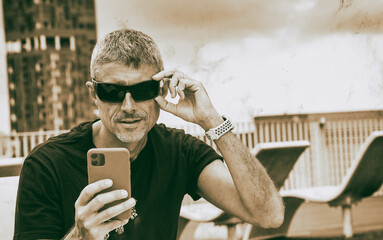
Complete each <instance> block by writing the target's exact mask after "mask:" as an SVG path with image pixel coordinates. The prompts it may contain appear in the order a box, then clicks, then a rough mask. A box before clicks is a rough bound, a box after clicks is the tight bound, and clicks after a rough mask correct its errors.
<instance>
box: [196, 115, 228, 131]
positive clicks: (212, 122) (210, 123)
mask: <svg viewBox="0 0 383 240" xmlns="http://www.w3.org/2000/svg"><path fill="white" fill-rule="evenodd" d="M223 121H224V120H223V118H222V115H219V114H218V113H217V114H214V115H211V116H210V117H209V118H208V119H206V120H205V121H203V122H201V123H200V124H199V125H200V126H201V127H202V128H203V129H204V130H205V131H208V130H209V129H212V128H215V127H217V126H219V125H220V124H222V123H223Z"/></svg>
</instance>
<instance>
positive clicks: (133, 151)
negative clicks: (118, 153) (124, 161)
mask: <svg viewBox="0 0 383 240" xmlns="http://www.w3.org/2000/svg"><path fill="white" fill-rule="evenodd" d="M92 135H93V143H94V145H95V146H96V147H97V148H119V147H121V148H126V149H128V150H129V152H130V159H131V161H133V160H135V159H136V158H137V156H138V154H139V153H140V152H141V150H142V149H143V148H144V147H145V145H146V142H147V140H148V136H147V135H146V136H144V137H143V138H142V139H141V140H139V141H138V142H132V143H126V142H122V141H120V140H119V139H118V138H117V137H116V136H115V135H114V134H112V133H111V132H109V130H108V129H106V128H105V126H104V125H103V124H102V122H101V120H100V121H97V122H94V123H93V125H92Z"/></svg>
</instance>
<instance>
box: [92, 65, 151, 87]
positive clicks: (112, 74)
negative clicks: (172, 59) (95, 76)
mask: <svg viewBox="0 0 383 240" xmlns="http://www.w3.org/2000/svg"><path fill="white" fill-rule="evenodd" d="M156 73H157V71H156V69H155V68H154V67H152V66H149V65H141V66H139V67H138V68H135V67H133V66H129V65H124V64H121V63H107V64H103V65H102V66H101V67H100V71H99V77H100V79H99V80H98V81H102V82H113V83H120V84H127V83H128V84H135V83H137V82H141V81H145V80H150V79H151V78H152V76H153V75H155V74H156Z"/></svg>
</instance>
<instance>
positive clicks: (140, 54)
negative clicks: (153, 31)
mask: <svg viewBox="0 0 383 240" xmlns="http://www.w3.org/2000/svg"><path fill="white" fill-rule="evenodd" d="M106 63H121V64H124V65H127V66H133V67H134V68H136V69H137V68H139V67H140V66H141V65H142V64H147V65H150V66H153V67H154V68H155V69H156V70H157V71H158V72H160V71H162V70H164V64H163V61H162V57H161V53H160V50H159V49H158V46H157V44H156V43H155V42H154V40H153V39H152V38H151V37H149V36H148V35H146V34H145V33H142V32H140V31H136V30H133V29H120V30H116V31H113V32H111V33H108V34H107V35H106V36H105V37H104V38H103V39H101V40H100V41H98V42H97V44H96V46H95V47H94V49H93V53H92V57H91V61H90V76H91V77H92V78H96V76H97V75H98V74H99V70H100V67H101V66H102V65H103V64H106Z"/></svg>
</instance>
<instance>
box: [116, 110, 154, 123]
mask: <svg viewBox="0 0 383 240" xmlns="http://www.w3.org/2000/svg"><path fill="white" fill-rule="evenodd" d="M127 118H142V119H144V120H146V118H147V116H146V114H143V113H137V112H134V113H128V112H121V113H120V114H118V115H117V116H116V117H115V118H114V121H116V122H118V121H121V120H124V119H127Z"/></svg>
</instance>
